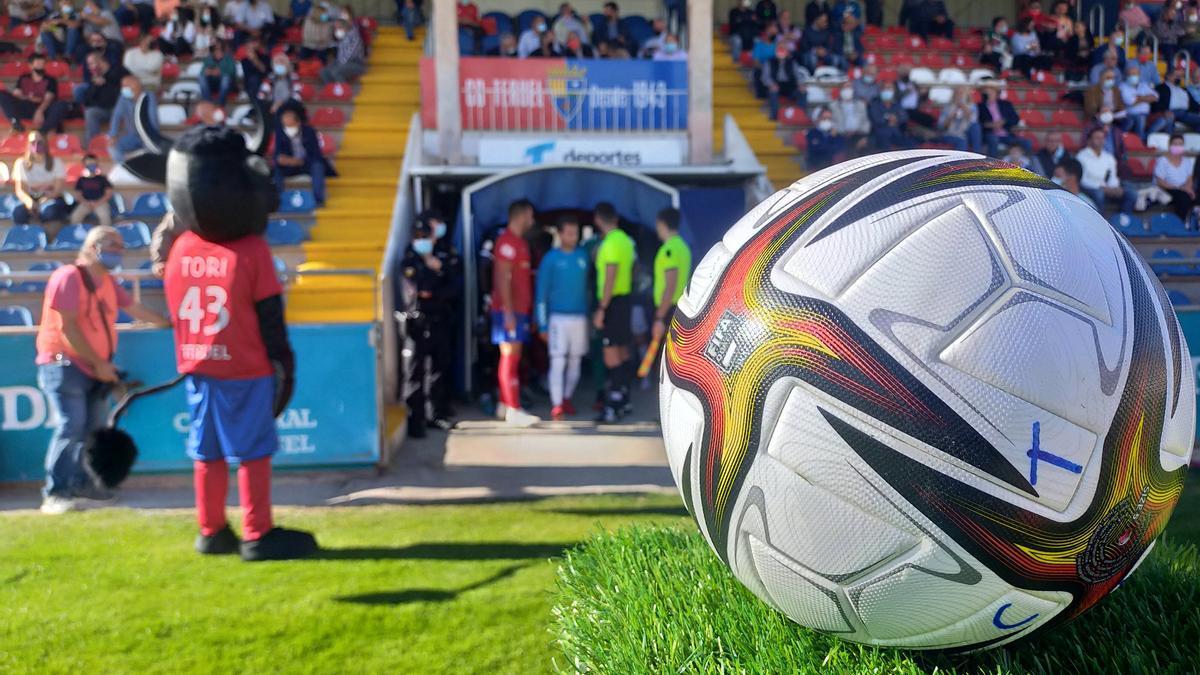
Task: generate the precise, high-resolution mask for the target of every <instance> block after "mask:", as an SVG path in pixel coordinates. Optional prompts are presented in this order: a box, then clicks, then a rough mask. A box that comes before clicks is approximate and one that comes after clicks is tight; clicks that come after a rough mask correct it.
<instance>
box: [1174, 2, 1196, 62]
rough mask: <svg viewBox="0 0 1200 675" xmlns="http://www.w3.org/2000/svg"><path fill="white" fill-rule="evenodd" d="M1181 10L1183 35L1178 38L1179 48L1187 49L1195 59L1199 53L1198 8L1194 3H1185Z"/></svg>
mask: <svg viewBox="0 0 1200 675" xmlns="http://www.w3.org/2000/svg"><path fill="white" fill-rule="evenodd" d="M1183 11H1184V15H1183V36H1181V37H1180V38H1179V48H1180V49H1185V50H1187V52H1188V53H1189V54H1191V57H1192V60H1193V61H1195V60H1196V56H1197V54H1200V9H1198V8H1197V7H1196V5H1187V6H1186V7H1185V8H1184V10H1183Z"/></svg>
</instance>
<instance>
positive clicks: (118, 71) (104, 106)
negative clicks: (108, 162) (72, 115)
mask: <svg viewBox="0 0 1200 675" xmlns="http://www.w3.org/2000/svg"><path fill="white" fill-rule="evenodd" d="M87 70H88V74H89V78H88V82H87V83H86V84H85V85H83V86H82V88H80V89H79V90H77V94H78V99H79V104H80V105H82V106H83V120H84V132H83V145H84V147H87V145H88V144H89V143H91V142H92V139H93V138H95V137H96V136H98V135H100V130H101V129H103V128H104V125H106V124H108V123H109V122H110V121H111V120H112V113H113V109H114V108H116V107H117V101H118V99H120V98H121V80H122V79H123V78H124V77H125V75H126V73H125V69H124V68H121V67H120V66H115V67H114V66H110V65H109V62H108V59H107V58H105V57H104V56H103V55H102V54H100V53H99V52H92V53H91V54H88V57H87Z"/></svg>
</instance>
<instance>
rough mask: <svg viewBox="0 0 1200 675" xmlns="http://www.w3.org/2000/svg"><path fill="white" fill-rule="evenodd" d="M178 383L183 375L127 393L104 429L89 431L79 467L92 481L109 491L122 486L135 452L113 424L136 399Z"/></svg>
mask: <svg viewBox="0 0 1200 675" xmlns="http://www.w3.org/2000/svg"><path fill="white" fill-rule="evenodd" d="M182 381H183V375H179V376H177V377H175V378H173V379H172V380H170V381H169V382H164V383H162V384H159V385H155V386H153V387H146V388H144V389H137V390H134V391H130V392H129V393H127V394H125V396H123V397H122V398H121V400H120V402H119V403H117V405H116V407H115V408H113V410H112V413H110V414H109V416H108V426H106V427H104V428H102V429H97V430H95V431H93V432H92V433H91V434H90V435H89V436H88V439H87V442H86V443H85V444H84V446H83V467H84V469H85V470H86V471H87V472H88V474H89V475H91V477H92V480H93V481H95V482H96V483H98V484H100V485H103V486H104V487H106V488H109V489H110V490H111V489H114V488H116V487H118V486H120V485H121V483H123V482H125V479H126V478H128V477H129V472H130V470H132V469H133V463H134V462H136V461H137V456H138V449H137V444H136V443H134V442H133V438H132V437H131V436H130V435H129V434H127V433H125V432H124V431H121V430H120V429H118V428H117V422H118V421H120V419H121V416H122V415H124V414H125V411H126V410H128V409H129V406H130V404H132V403H133V402H134V401H136V400H137V399H139V398H141V397H143V396H149V395H151V394H157V393H159V392H161V391H166V390H168V389H170V388H171V387H174V386H175V385H177V384H179V383H180V382H182Z"/></svg>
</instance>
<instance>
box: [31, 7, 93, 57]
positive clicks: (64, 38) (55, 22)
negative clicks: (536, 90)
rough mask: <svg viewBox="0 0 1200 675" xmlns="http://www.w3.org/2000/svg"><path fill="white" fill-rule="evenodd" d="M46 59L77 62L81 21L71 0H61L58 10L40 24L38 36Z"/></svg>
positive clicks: (80, 39)
mask: <svg viewBox="0 0 1200 675" xmlns="http://www.w3.org/2000/svg"><path fill="white" fill-rule="evenodd" d="M38 40H39V41H40V42H41V43H42V47H43V48H44V49H45V50H46V57H47V58H50V59H58V58H59V57H60V56H61V57H67V58H69V59H71V60H72V61H78V60H79V58H80V56H81V54H80V50H81V49H82V47H83V21H82V20H81V19H80V18H79V17H78V16H77V15H76V14H75V5H74V3H73V2H72V0H63V2H62V4H61V5H60V6H59V9H58V11H57V12H55V13H54V14H51V15H49V16H48V17H47V18H46V20H45V21H43V22H42V33H41V35H39V36H38Z"/></svg>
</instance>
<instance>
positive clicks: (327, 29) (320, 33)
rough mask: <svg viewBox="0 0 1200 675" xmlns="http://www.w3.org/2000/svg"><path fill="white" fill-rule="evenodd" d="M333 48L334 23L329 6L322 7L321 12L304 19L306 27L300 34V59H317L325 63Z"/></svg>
mask: <svg viewBox="0 0 1200 675" xmlns="http://www.w3.org/2000/svg"><path fill="white" fill-rule="evenodd" d="M332 47H333V21H332V19H331V18H330V16H329V9H328V6H327V5H322V8H321V10H320V11H316V10H314V11H312V12H309V13H308V16H307V17H305V19H304V27H303V28H302V29H301V33H300V58H302V59H311V58H313V57H316V58H318V59H321V62H322V63H324V62H326V60H327V59H328V54H327V53H328V52H329V50H330V48H332Z"/></svg>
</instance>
